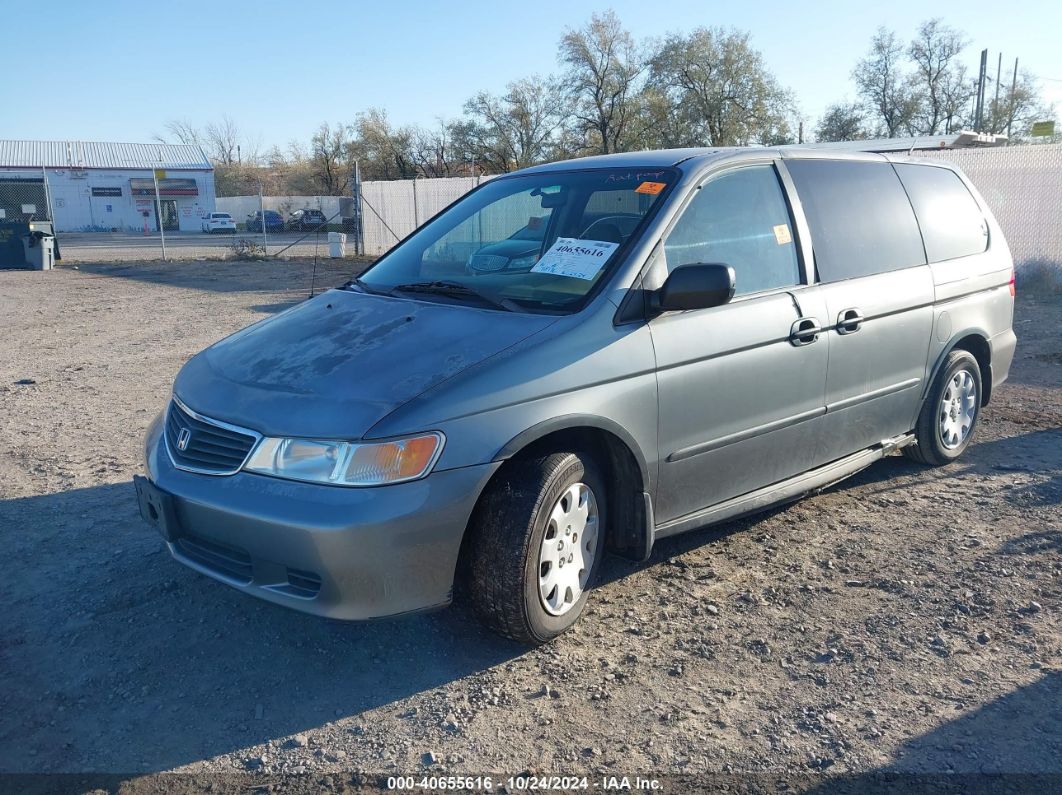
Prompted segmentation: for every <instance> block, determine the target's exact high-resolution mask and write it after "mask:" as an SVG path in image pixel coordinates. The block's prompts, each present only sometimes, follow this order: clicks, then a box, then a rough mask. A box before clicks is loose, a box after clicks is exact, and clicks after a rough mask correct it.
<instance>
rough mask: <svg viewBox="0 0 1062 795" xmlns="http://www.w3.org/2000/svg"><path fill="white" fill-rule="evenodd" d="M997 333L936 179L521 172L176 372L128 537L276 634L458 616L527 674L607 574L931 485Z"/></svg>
mask: <svg viewBox="0 0 1062 795" xmlns="http://www.w3.org/2000/svg"><path fill="white" fill-rule="evenodd" d="M529 229H530V230H532V231H533V232H534V234H530V233H528V232H527V230H529ZM513 239H516V240H519V241H520V243H519V244H518V245H517V244H513V243H505V242H504V241H511V240H513ZM484 249H487V251H488V252H489V253H490V258H491V259H490V261H489V262H488V261H487V260H486V258H484V257H483V256H480V254H481V252H483V251H484ZM477 257H479V259H477ZM498 259H501V260H505V261H497V260H498ZM509 259H516V260H519V261H509ZM1013 303H1014V275H1013V265H1012V261H1011V256H1010V254H1009V252H1008V249H1007V245H1006V243H1005V241H1004V239H1003V235H1002V233H1001V232H1000V229H999V226H998V224H997V223H996V221H995V219H994V218H993V216H992V214H991V212H989V210H988V208H987V206H986V205H985V203H984V200H983V199H982V198H981V197H980V196H979V195H978V193H977V191H976V190H975V189H974V188H973V186H972V185H971V184H970V183H969V182H968V181H967V180H966V179H965V178H964V177H963V176H962V175H961V174H960V173H959V172H958V171H956V170H955V169H954V168H952V167H951V166H949V165H947V164H944V163H941V162H938V161H935V160H924V159H907V158H898V157H887V156H881V155H869V154H860V155H839V154H833V153H829V152H826V151H819V152H815V151H811V150H804V149H800V150H769V149H737V150H710V149H689V150H672V151H659V152H638V153H629V154H619V155H609V156H602V157H591V158H586V159H582V160H574V161H568V162H563V163H552V164H549V165H543V166H536V167H533V168H528V169H525V170H523V171H519V172H516V173H513V174H508V175H505V176H502V177H498V178H495V179H492V180H490V181H488V182H485V183H484V184H483V185H481V186H480V187H478V188H477V189H476V190H474V191H472V192H470V193H468V194H467V195H465V196H464V197H462V198H461V199H460V200H458V201H457V202H455V203H454V204H452V205H450V206H449V207H448V208H446V209H445V210H443V211H442V212H441V213H439V214H438V215H436V216H435V217H434V218H432V219H431V220H430V221H428V222H427V223H425V224H424V225H423V226H421V227H420V228H418V229H417V230H416V231H414V232H413V233H412V234H411V235H410V236H409V237H407V238H406V239H405V240H403V241H402V242H401V243H400V244H399V245H397V246H396V247H395V248H393V249H392V250H391V251H390V252H388V253H387V254H386V255H385V256H383V257H381V258H380V260H379V261H378V262H376V263H375V264H374V265H373V266H372V267H370V268H369V269H368V270H367V271H365V272H364V273H363V274H362V275H361V276H360V277H358V278H355V279H353V280H352V281H350V282H349V283H347V284H346V285H344V286H343V287H340V288H338V289H334V290H330V291H328V292H326V293H324V294H322V295H319V296H317V297H316V298H313V299H310V300H308V301H305V302H303V303H301V304H299V305H297V306H295V307H293V308H291V309H288V310H287V311H285V312H282V313H280V314H278V315H276V316H274V317H271V318H269V319H267V320H263V321H262V322H259V323H257V324H255V325H252V326H250V327H248V328H245V329H243V330H242V331H240V332H238V333H236V334H234V335H232V336H230V337H228V338H226V339H223V340H221V341H220V342H218V343H216V344H215V345H213V346H211V347H209V348H207V349H206V350H205V351H203V352H201V353H199V354H198V355H197V356H195V357H194V358H192V359H191V360H190V361H189V362H188V363H187V364H186V365H185V366H184V368H183V369H182V370H181V371H180V373H179V375H178V376H177V379H176V382H175V383H174V387H173V398H172V400H171V402H170V403H169V406H168V407H167V408H166V410H165V412H164V413H163V414H162V415H161V416H160V417H159V418H158V419H157V420H156V421H155V422H154V423H153V424H152V425H151V427H150V429H149V431H148V435H147V440H146V446H145V454H146V476H145V477H137V478H136V487H137V492H138V497H139V502H140V507H141V512H142V513H143V515H144V517H145V519H147V520H148V521H149V522H151V523H152V524H154V525H155V526H156V527H157V529H158V531H159V532H160V533H161V534H162V536H163V538H164V539H165V540H166V543H167V544H168V546H169V549H170V551H171V552H172V554H173V556H174V557H175V558H177V560H179V561H180V562H181V563H183V564H185V565H187V566H190V567H191V568H193V569H196V570H197V571H199V572H201V573H203V574H205V575H208V576H210V577H213V578H215V579H217V580H221V581H222V582H225V583H228V584H229V585H231V586H233V587H235V588H238V589H240V590H242V591H244V592H246V593H249V594H253V595H255V596H258V597H261V598H263V599H268V600H269V601H272V602H275V603H278V604H282V605H286V606H288V607H293V608H296V609H298V610H304V611H307V612H310V613H315V614H318V615H322V616H329V617H333V618H341V619H367V618H374V617H381V616H392V615H398V614H401V613H408V612H411V611H418V610H424V609H428V608H435V607H439V606H443V605H446V604H448V603H450V601H451V599H452V597H453V593H454V590H455V588H457V589H458V590H459V591H460V592H461V593H462V594H463V595H464V596H466V597H467V599H468V600H469V602H470V604H471V605H472V607H473V608H474V609H475V610H476V611H477V612H478V613H479V615H480V616H481V617H482V618H483V620H484V621H485V622H486V623H487V624H488V625H489V626H490V627H492V628H493V629H495V630H496V631H498V632H500V633H503V634H504V635H507V636H509V637H511V638H514V639H516V640H519V641H522V642H526V643H541V642H544V641H548V640H549V639H551V638H553V637H555V636H556V635H558V634H559V633H561V632H563V631H564V630H565V629H566V628H567V627H569V626H571V625H572V623H573V622H575V621H576V619H577V618H578V617H579V615H580V613H581V612H582V610H583V608H584V606H585V604H586V601H587V597H588V591H589V589H590V588H591V586H592V585H593V583H594V581H595V575H596V574H597V573H598V571H599V570H600V568H601V565H602V558H603V556H604V554H605V553H606V551H608V552H612V553H615V554H618V555H622V556H626V557H628V558H632V559H634V560H644V559H646V558H647V557H648V556H649V555H650V552H651V551H652V549H653V544H654V543H655V541H656V540H657V539H660V538H664V537H666V536H670V535H674V534H676V533H682V532H685V531H688V530H693V529H695V528H699V527H703V526H705V525H708V524H711V523H714V522H720V521H723V520H726V519H730V518H732V517H735V516H739V515H742V514H747V513H752V512H756V511H760V510H762V509H764V508H766V507H768V506H771V505H775V504H778V503H782V502H785V501H789V500H793V499H796V498H798V497H800V496H802V495H805V494H808V493H809V492H812V491H814V490H816V489H820V488H822V487H824V486H826V485H828V484H831V483H834V482H836V481H839V480H841V479H843V478H845V477H848V476H849V475H852V474H853V473H855V472H857V471H859V470H860V469H862V468H864V467H866V466H868V465H870V464H871V463H872V462H874V461H876V460H878V459H880V458H881V457H883V456H885V455H888V454H889V453H891V452H892V451H895V450H899V449H902V450H903V451H904V453H906V454H907V455H909V456H910V457H911V458H913V459H915V460H917V461H919V462H922V463H924V464H927V465H943V464H947V463H948V462H950V461H953V460H954V459H955V458H957V457H958V456H960V455H961V454H962V453H963V451H964V450H965V449H966V448H967V447H968V446H969V444H970V442H971V440H972V438H973V436H974V433H975V431H976V428H977V419H978V415H979V413H980V410H981V408H982V407H983V406H984V405H986V404H987V403H988V401H989V400H990V399H991V397H992V393H993V391H994V390H995V389H996V388H997V387H998V386H999V385H1000V383H1001V382H1003V381H1004V380H1005V379H1006V377H1007V372H1008V370H1009V368H1010V364H1011V359H1012V357H1013V355H1014V347H1015V337H1014V333H1013V332H1012V330H1011V320H1012V315H1013Z"/></svg>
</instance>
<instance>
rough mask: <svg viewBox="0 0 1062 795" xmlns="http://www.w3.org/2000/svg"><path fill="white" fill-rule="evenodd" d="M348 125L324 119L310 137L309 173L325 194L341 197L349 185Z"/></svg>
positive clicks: (349, 143)
mask: <svg viewBox="0 0 1062 795" xmlns="http://www.w3.org/2000/svg"><path fill="white" fill-rule="evenodd" d="M350 151H351V141H350V127H349V126H348V125H345V124H337V125H335V126H334V127H333V126H331V125H330V124H328V122H324V123H323V124H321V126H320V127H318V128H317V132H315V133H314V135H313V138H312V139H311V140H310V156H309V162H310V175H311V177H312V179H313V181H314V183H315V185H316V187H317V188H318V192H319V193H321V194H323V195H325V196H343V195H345V194H346V193H347V191H348V189H349V187H350V172H351V161H350Z"/></svg>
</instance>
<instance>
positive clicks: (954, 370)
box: [904, 350, 981, 466]
mask: <svg viewBox="0 0 1062 795" xmlns="http://www.w3.org/2000/svg"><path fill="white" fill-rule="evenodd" d="M980 413H981V368H980V366H979V365H978V364H977V359H975V358H974V356H973V354H972V353H970V352H969V351H963V350H957V351H952V352H951V353H949V354H948V358H947V360H946V361H945V362H944V366H943V367H942V368H941V370H940V373H939V374H938V375H937V378H936V380H935V381H934V382H933V388H932V389H930V391H929V395H928V396H927V397H926V401H925V403H924V404H923V405H922V411H921V413H920V414H919V415H918V425H917V426H915V441H916V444H914V445H910V446H908V447H905V448H904V453H905V454H906V455H907V457H908V458H911V459H914V460H915V461H918V462H920V463H923V464H930V465H932V466H940V465H942V464H947V463H949V462H951V461H954V460H955V459H956V458H958V457H959V456H960V455H962V454H963V452H964V451H965V450H966V448H967V447H969V446H970V442H971V440H972V439H973V434H974V429H975V428H976V427H977V418H978V417H979V416H980Z"/></svg>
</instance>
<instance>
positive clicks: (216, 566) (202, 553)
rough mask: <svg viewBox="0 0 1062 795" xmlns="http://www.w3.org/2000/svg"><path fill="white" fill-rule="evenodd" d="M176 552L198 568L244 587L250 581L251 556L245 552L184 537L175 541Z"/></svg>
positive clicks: (212, 542)
mask: <svg viewBox="0 0 1062 795" xmlns="http://www.w3.org/2000/svg"><path fill="white" fill-rule="evenodd" d="M176 546H177V551H178V552H180V554H182V555H184V556H185V557H186V558H188V559H189V560H191V561H194V562H196V563H198V564H199V565H200V566H203V567H205V568H208V569H210V570H211V571H213V572H217V573H218V574H221V575H223V576H225V577H228V578H229V579H230V580H236V581H237V582H240V583H242V584H244V585H246V584H247V583H249V582H250V581H251V556H250V555H248V554H247V552H246V551H245V550H242V549H238V548H237V547H230V546H226V545H224V544H218V543H216V542H214V541H207V540H206V539H205V538H200V537H199V536H193V535H186V536H182V537H181V538H179V539H177V543H176Z"/></svg>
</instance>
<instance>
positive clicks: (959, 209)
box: [896, 163, 988, 262]
mask: <svg viewBox="0 0 1062 795" xmlns="http://www.w3.org/2000/svg"><path fill="white" fill-rule="evenodd" d="M896 173H897V174H899V175H900V181H901V182H903V186H904V187H905V188H906V189H907V195H908V196H910V197H911V204H913V205H914V209H915V214H916V215H917V216H918V224H919V226H921V227H922V237H923V238H924V239H925V241H926V255H927V256H928V257H929V261H930V262H940V261H942V260H946V259H955V258H956V257H968V256H969V255H971V254H980V253H981V252H982V251H984V250H985V249H986V248H988V224H987V223H986V222H985V216H984V213H982V212H981V208H980V207H978V206H977V202H976V201H974V197H973V196H972V195H971V194H970V191H969V189H968V188H967V187H966V185H965V184H963V181H962V180H961V179H959V175H958V174H956V173H955V172H954V171H952V170H951V169H947V168H939V167H937V166H920V165H913V164H902V163H901V164H897V165H896Z"/></svg>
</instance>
